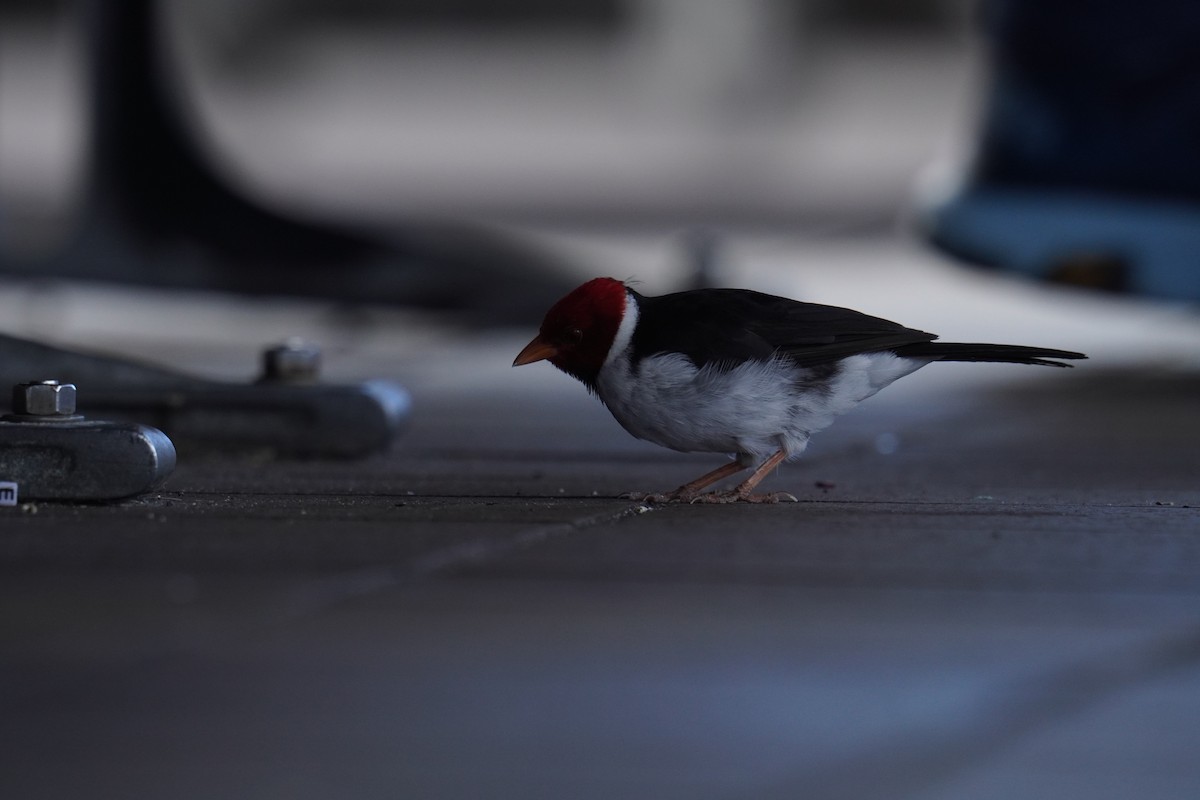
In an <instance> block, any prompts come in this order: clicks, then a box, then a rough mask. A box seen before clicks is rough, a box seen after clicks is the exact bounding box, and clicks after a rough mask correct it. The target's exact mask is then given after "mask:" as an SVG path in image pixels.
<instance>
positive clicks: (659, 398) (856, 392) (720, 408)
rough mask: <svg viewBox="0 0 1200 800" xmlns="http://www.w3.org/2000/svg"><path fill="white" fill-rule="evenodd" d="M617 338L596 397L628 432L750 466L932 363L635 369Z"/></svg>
mask: <svg viewBox="0 0 1200 800" xmlns="http://www.w3.org/2000/svg"><path fill="white" fill-rule="evenodd" d="M630 305H633V304H630ZM622 328H624V325H622ZM631 333H632V331H630V334H631ZM622 338H623V337H621V336H620V335H618V337H617V341H615V342H614V347H613V350H612V352H610V353H609V356H608V358H607V360H606V361H605V363H604V366H603V368H602V369H601V370H600V374H599V376H598V379H597V381H596V391H597V394H599V396H600V399H601V400H603V401H604V403H605V405H607V406H608V408H609V410H610V411H611V412H612V414H613V416H614V417H616V419H617V421H618V422H620V423H621V425H622V426H623V427H624V428H625V429H626V430H627V431H629V432H630V433H631V434H633V435H634V436H636V437H638V438H640V439H645V440H647V441H651V442H654V443H656V444H660V445H663V446H664V447H669V448H672V449H674V450H682V451H685V452H706V453H707V452H716V453H737V454H741V455H743V456H747V457H750V459H751V460H757V459H761V458H763V457H765V456H767V455H769V454H771V453H774V452H776V451H777V450H780V449H782V450H784V451H786V452H787V453H788V455H789V457H795V456H798V455H799V454H800V453H801V452H802V451H803V450H804V448H805V447H806V446H807V444H808V439H809V437H810V436H811V435H812V434H813V433H815V432H816V431H819V430H821V429H823V428H825V427H827V426H828V425H829V424H830V423H832V422H833V420H834V418H835V417H836V416H837V415H838V414H843V413H845V412H846V411H849V410H850V409H851V408H853V407H854V406H855V405H857V404H858V403H859V402H861V401H862V400H864V399H866V398H868V397H870V396H871V395H873V394H875V392H877V391H879V390H880V389H882V388H883V387H885V386H887V385H888V384H889V383H891V382H892V381H894V380H896V379H897V378H900V377H903V376H904V375H907V374H909V373H910V372H913V371H915V370H917V369H920V368H921V367H923V366H924V365H925V364H927V363H929V362H928V361H926V360H918V359H907V358H900V357H898V356H895V355H892V354H891V353H866V354H860V355H855V356H851V357H849V358H846V359H843V360H842V361H840V362H838V365H837V368H836V370H835V371H834V374H832V375H830V374H829V371H828V369H826V370H825V371H824V372H823V373H822V372H821V371H820V370H813V369H805V368H802V367H796V366H795V365H794V364H793V363H792V362H791V361H790V359H787V358H786V357H777V358H773V359H771V360H768V361H748V362H745V363H744V364H741V365H739V366H737V367H735V368H733V369H729V370H718V369H715V368H713V367H711V366H709V367H705V368H702V369H698V368H697V367H696V366H695V365H694V364H693V363H692V362H691V361H690V360H689V359H688V358H686V357H684V356H682V355H678V354H670V355H656V356H651V357H648V358H645V359H643V360H642V361H641V362H640V363H639V364H638V365H636V368H635V366H634V365H633V364H632V363H631V360H630V358H629V346H628V343H629V337H625V338H624V341H622ZM618 345H620V346H621V347H620V349H618ZM820 378H824V380H820Z"/></svg>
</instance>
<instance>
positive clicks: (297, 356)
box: [263, 338, 321, 383]
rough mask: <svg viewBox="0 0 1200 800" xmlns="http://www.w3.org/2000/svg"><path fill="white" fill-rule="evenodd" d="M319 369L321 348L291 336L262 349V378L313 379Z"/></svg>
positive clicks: (284, 380)
mask: <svg viewBox="0 0 1200 800" xmlns="http://www.w3.org/2000/svg"><path fill="white" fill-rule="evenodd" d="M320 371H321V348H319V347H317V346H316V345H315V344H313V343H312V342H307V341H305V340H303V339H297V338H292V339H288V340H287V341H285V342H283V343H282V344H278V345H275V346H274V347H268V348H267V349H266V350H264V351H263V379H264V380H267V381H281V382H285V383H302V382H305V381H315V380H316V379H317V376H318V374H319V373H320Z"/></svg>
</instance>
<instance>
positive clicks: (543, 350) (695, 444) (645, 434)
mask: <svg viewBox="0 0 1200 800" xmlns="http://www.w3.org/2000/svg"><path fill="white" fill-rule="evenodd" d="M937 339H938V337H937V335H935V334H932V333H926V332H925V331H921V330H917V329H915V328H908V327H905V326H903V325H901V324H899V323H896V322H890V321H888V320H886V319H881V318H879V317H873V316H869V315H867V314H863V313H861V312H858V311H853V310H851V309H848V308H839V307H837V306H830V305H821V304H818V303H808V302H802V301H799V300H791V299H788V298H785V297H776V296H774V295H769V294H764V293H762V292H756V291H752V290H749V289H729V288H707V289H694V290H690V291H683V292H676V293H673V294H665V295H660V296H657V297H650V296H646V295H643V294H641V293H640V292H638V291H636V290H635V289H633V288H632V287H631V286H630V284H629V283H628V282H625V281H619V280H616V279H614V278H594V279H592V280H589V281H587V282H586V283H584V284H583V285H581V286H579V287H577V288H576V289H574V290H572V291H571V292H570V293H568V294H567V295H566V296H565V297H563V298H562V299H561V300H559V301H558V302H557V303H555V304H554V305H553V306H552V307H551V308H550V310H549V311H547V312H546V315H545V318H544V319H543V320H542V324H541V327H540V328H539V329H538V334H537V336H535V337H534V338H533V340H532V341H530V342H529V344H528V345H526V346H525V348H524V349H522V350H521V352H520V353H519V354H518V355H517V357H516V359H514V360H513V366H514V367H519V366H523V365H526V364H532V363H535V362H538V361H549V362H550V363H551V364H553V365H554V366H555V367H557V368H558V369H560V370H562V371H563V372H565V373H567V374H568V375H571V376H573V377H575V378H577V379H578V380H579V381H580V382H582V383H583V385H584V386H586V387H587V389H588V391H589V392H591V393H592V394H595V395H596V396H597V397H599V398H600V400H601V402H603V403H604V405H605V406H606V407H607V408H608V410H609V411H610V412H611V413H612V415H613V417H615V418H616V420H617V422H618V423H620V424H621V426H622V427H623V428H624V429H625V430H626V431H628V432H629V433H631V434H632V435H633V436H635V437H637V438H639V439H644V440H646V441H649V442H653V443H655V444H658V445H662V446H663V447H668V448H670V449H672V450H677V451H681V452H699V453H724V454H727V455H732V456H733V459H732V460H731V461H729V462H727V463H725V464H723V465H721V466H720V467H717V468H716V469H714V470H712V471H711V472H707V473H705V474H704V475H701V476H700V477H699V478H696V479H695V480H693V481H689V482H688V483H685V484H683V485H682V486H680V487H679V488H677V489H674V490H673V491H668V492H657V493H645V494H631V495H630V496H631V497H633V498H634V499H636V500H640V501H643V502H651V503H667V502H682V503H734V502H749V503H775V502H779V501H781V500H791V501H795V500H796V498H795V496H794V495H791V494H789V493H786V492H773V493H762V494H760V493H756V492H755V489H756V488H757V487H758V484H759V483H760V482H761V481H762V480H763V478H765V477H766V476H767V475H768V474H770V473H771V471H773V470H774V469H775V468H776V467H778V466H779V465H780V464H781V463H783V462H785V461H788V460H791V459H795V458H797V457H799V456H800V454H801V453H803V452H804V449H805V448H806V447H807V446H808V442H809V438H810V437H811V436H812V435H813V434H814V433H816V432H817V431H820V430H822V429H824V428H826V427H828V426H829V425H830V424H832V423H833V421H834V418H835V417H837V416H838V415H840V414H844V413H845V412H847V411H849V410H850V409H851V408H853V407H854V406H856V405H858V404H859V403H860V402H862V401H863V400H865V399H867V398H868V397H871V396H872V395H874V394H875V393H876V392H878V391H879V390H880V389H883V388H884V387H885V386H887V385H888V384H890V383H892V382H893V381H895V380H897V379H899V378H902V377H904V376H905V375H909V374H911V373H913V372H915V371H916V370H918V369H920V368H921V367H924V366H926V365H928V364H931V363H933V362H935V361H990V362H1005V363H1014V364H1038V365H1044V366H1054V367H1069V366H1071V365H1070V364H1067V363H1064V360H1073V359H1082V358H1087V356H1086V355H1084V354H1083V353H1076V352H1072V351H1068V350H1054V349H1050V348H1045V347H1025V346H1022V345H1007V344H982V343H976V344H970V343H958V342H941V341H937ZM748 469H749V470H752V471H751V473H750V475H749V476H748V477H746V478H745V480H743V481H742V482H741V483H739V484H738V485H737V486H736V487H734V488H732V489H728V490H724V491H721V490H715V489H714V490H712V491H709V492H705V490H706V489H708V488H709V487H711V486H713V484H716V483H718V482H719V481H722V480H724V479H726V478H730V477H732V476H734V475H737V474H739V473H741V472H744V471H745V470H748Z"/></svg>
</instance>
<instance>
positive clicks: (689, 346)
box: [633, 289, 937, 366]
mask: <svg viewBox="0 0 1200 800" xmlns="http://www.w3.org/2000/svg"><path fill="white" fill-rule="evenodd" d="M637 297H638V304H639V307H640V308H641V309H642V316H641V317H640V319H639V321H638V327H637V331H636V332H635V333H634V337H633V357H634V358H635V359H639V358H644V357H645V356H649V355H654V354H655V353H662V352H680V353H683V354H684V355H686V356H687V357H688V358H690V359H691V360H692V361H693V362H694V363H695V364H696V365H697V366H704V365H705V364H709V363H714V364H717V365H721V364H729V365H733V364H737V363H740V362H742V361H745V360H748V359H759V360H765V359H768V358H770V357H771V356H772V355H773V354H775V353H779V352H783V353H787V354H788V355H790V356H791V357H792V358H794V359H795V360H796V362H797V363H799V364H801V365H803V366H811V365H814V364H823V363H827V362H830V361H836V360H837V359H839V358H845V357H846V356H851V355H854V354H856V353H871V352H877V351H880V350H892V349H895V348H897V347H901V346H903V345H909V344H916V343H918V342H929V341H932V340H934V339H936V338H937V336H935V335H934V334H932V333H926V332H924V331H918V330H915V329H913V328H906V327H904V326H903V325H899V324H897V323H895V322H889V321H888V320H886V319H879V318H878V317H872V316H868V315H867V314H860V313H859V312H857V311H851V310H850V309H848V308H838V307H836V306H824V305H818V304H816V303H801V302H799V301H797V300H788V299H787V298H784V297H774V296H772V295H769V294H762V293H761V292H752V291H748V290H745V289H698V290H696V291H691V292H679V293H677V294H668V295H663V296H662V297H642V296H641V295H638V296H637Z"/></svg>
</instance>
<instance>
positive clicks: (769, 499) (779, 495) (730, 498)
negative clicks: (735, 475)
mask: <svg viewBox="0 0 1200 800" xmlns="http://www.w3.org/2000/svg"><path fill="white" fill-rule="evenodd" d="M688 502H689V503H769V504H773V503H783V502H787V503H797V502H799V501H798V500H797V499H796V496H795V495H794V494H789V493H788V492H767V493H765V494H750V493H748V492H746V493H743V492H739V491H737V490H736V489H734V490H733V491H731V492H709V493H708V494H702V495H698V496H696V497H693V498H692V499H691V500H689V501H688Z"/></svg>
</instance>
